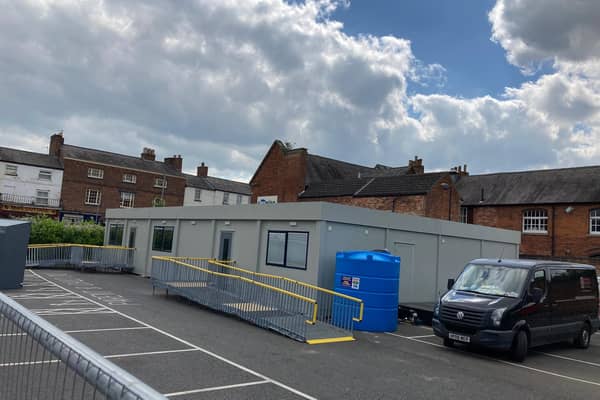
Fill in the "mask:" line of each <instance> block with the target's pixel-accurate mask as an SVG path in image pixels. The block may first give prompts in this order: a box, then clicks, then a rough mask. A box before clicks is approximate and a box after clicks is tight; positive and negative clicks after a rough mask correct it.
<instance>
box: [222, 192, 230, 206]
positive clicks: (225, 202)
mask: <svg viewBox="0 0 600 400" xmlns="http://www.w3.org/2000/svg"><path fill="white" fill-rule="evenodd" d="M223 204H225V205H227V204H229V193H223Z"/></svg>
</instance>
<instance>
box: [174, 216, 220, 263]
mask: <svg viewBox="0 0 600 400" xmlns="http://www.w3.org/2000/svg"><path fill="white" fill-rule="evenodd" d="M212 248H213V232H212V221H196V220H185V221H181V222H180V226H179V242H178V248H177V254H178V255H179V256H180V257H205V258H210V257H212Z"/></svg>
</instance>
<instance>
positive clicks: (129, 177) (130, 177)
mask: <svg viewBox="0 0 600 400" xmlns="http://www.w3.org/2000/svg"><path fill="white" fill-rule="evenodd" d="M123 182H125V183H136V182H137V176H136V175H134V174H123Z"/></svg>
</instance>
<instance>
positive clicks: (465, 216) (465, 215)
mask: <svg viewBox="0 0 600 400" xmlns="http://www.w3.org/2000/svg"><path fill="white" fill-rule="evenodd" d="M460 222H462V223H463V224H468V223H469V209H468V208H467V207H461V208H460Z"/></svg>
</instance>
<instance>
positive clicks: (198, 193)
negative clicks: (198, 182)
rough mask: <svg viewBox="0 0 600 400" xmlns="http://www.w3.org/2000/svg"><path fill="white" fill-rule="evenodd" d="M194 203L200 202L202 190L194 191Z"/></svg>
mask: <svg viewBox="0 0 600 400" xmlns="http://www.w3.org/2000/svg"><path fill="white" fill-rule="evenodd" d="M194 201H202V189H195V190H194Z"/></svg>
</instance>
